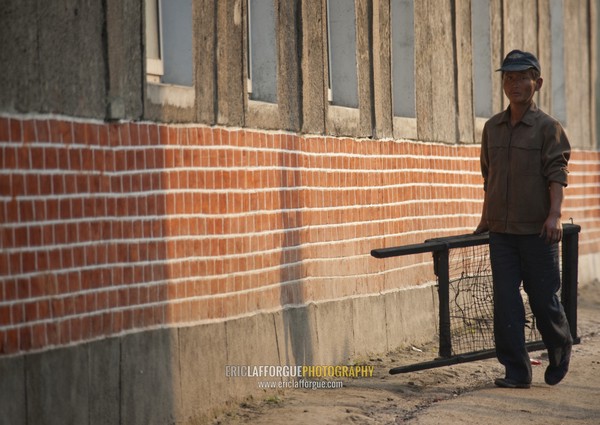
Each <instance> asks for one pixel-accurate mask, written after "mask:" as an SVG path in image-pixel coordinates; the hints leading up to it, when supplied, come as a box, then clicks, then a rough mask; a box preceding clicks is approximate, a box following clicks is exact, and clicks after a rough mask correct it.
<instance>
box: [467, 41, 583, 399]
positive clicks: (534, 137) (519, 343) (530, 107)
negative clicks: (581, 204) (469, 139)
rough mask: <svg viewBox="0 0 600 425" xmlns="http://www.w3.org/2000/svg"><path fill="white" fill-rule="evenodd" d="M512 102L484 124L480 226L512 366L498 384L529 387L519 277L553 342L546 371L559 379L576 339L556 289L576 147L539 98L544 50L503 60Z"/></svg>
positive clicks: (497, 327) (500, 346)
mask: <svg viewBox="0 0 600 425" xmlns="http://www.w3.org/2000/svg"><path fill="white" fill-rule="evenodd" d="M498 71H502V84H503V89H504V93H505V95H506V97H507V98H508V100H509V106H508V108H507V109H506V110H505V111H503V112H501V113H499V114H497V115H495V116H493V117H492V118H491V119H490V120H489V121H488V122H487V123H486V124H485V127H484V130H483V136H482V143H481V172H482V175H483V179H484V190H485V198H484V204H483V211H482V215H481V222H480V223H479V225H478V226H477V229H476V230H475V233H482V232H486V231H489V232H490V259H491V265H492V276H493V280H494V339H495V343H496V355H497V357H498V360H499V361H500V363H501V364H502V365H504V367H505V371H506V373H505V376H504V378H498V379H496V381H495V384H496V385H497V386H500V387H505V388H529V387H530V385H531V379H532V376H531V362H530V359H529V354H528V352H527V350H526V348H525V331H524V326H525V311H524V307H523V299H522V297H521V294H520V290H519V288H520V285H521V282H522V283H523V288H524V290H525V292H526V293H527V295H528V298H529V303H530V306H531V310H532V312H533V314H534V315H535V318H536V323H537V328H538V330H539V331H540V334H541V335H542V339H543V341H544V344H545V345H546V348H547V349H548V360H549V366H548V367H547V369H546V372H545V374H544V379H545V381H546V383H547V384H549V385H556V384H558V383H559V382H560V381H561V380H562V379H563V378H564V377H565V375H566V374H567V371H568V369H569V361H570V357H571V346H572V344H573V339H572V337H571V334H570V331H569V325H568V323H567V318H566V316H565V313H564V310H563V307H562V305H561V303H560V301H559V299H558V296H557V295H556V293H557V291H558V290H559V287H560V271H559V263H558V242H560V240H561V238H562V225H561V222H560V218H561V208H562V201H563V188H564V187H565V186H566V185H567V172H568V171H567V163H568V160H569V156H570V152H571V148H570V145H569V141H568V139H567V136H566V134H565V132H564V130H563V128H562V126H561V125H560V124H559V123H558V121H556V120H555V119H554V118H552V117H551V116H549V115H547V114H545V113H544V112H542V111H541V110H540V109H538V107H537V106H536V104H535V102H534V101H533V97H534V95H535V93H536V92H537V91H538V90H540V88H541V87H542V83H543V80H542V78H541V77H540V75H541V68H540V64H539V62H538V60H537V58H536V57H535V56H534V55H533V54H531V53H528V52H522V51H520V50H513V51H512V52H510V53H509V54H508V55H507V56H506V58H505V59H504V61H503V62H502V67H501V68H500V69H498Z"/></svg>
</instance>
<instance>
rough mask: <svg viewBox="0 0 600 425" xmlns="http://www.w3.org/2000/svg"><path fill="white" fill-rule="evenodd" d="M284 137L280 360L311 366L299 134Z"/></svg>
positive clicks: (311, 352)
mask: <svg viewBox="0 0 600 425" xmlns="http://www.w3.org/2000/svg"><path fill="white" fill-rule="evenodd" d="M282 137H286V138H287V144H283V146H282V148H283V149H282V150H281V151H280V152H279V156H278V166H279V168H280V170H281V189H280V194H279V202H280V210H281V217H282V225H283V240H282V244H281V256H280V270H281V272H280V282H281V283H280V285H281V292H280V294H281V295H280V304H281V307H282V309H283V311H282V315H283V326H284V329H283V331H284V334H283V336H284V341H283V345H284V347H285V352H284V354H283V355H284V356H285V357H284V358H280V362H281V363H282V364H286V365H310V364H312V363H313V341H312V337H311V333H310V329H311V322H312V320H311V317H310V315H309V311H310V310H309V309H308V308H307V306H306V305H305V301H306V300H305V297H304V282H303V277H304V267H303V264H302V240H301V239H302V238H301V232H302V225H303V223H302V211H301V210H300V208H301V201H302V199H301V192H300V189H299V187H300V186H301V179H302V176H301V172H300V170H299V169H298V137H296V136H290V135H288V136H282ZM290 348H291V353H290ZM280 356H281V354H280Z"/></svg>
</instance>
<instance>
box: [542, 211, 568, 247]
mask: <svg viewBox="0 0 600 425" xmlns="http://www.w3.org/2000/svg"><path fill="white" fill-rule="evenodd" d="M562 234H563V229H562V224H561V222H560V215H556V214H550V215H549V216H548V218H547V219H546V221H545V222H544V227H542V232H541V233H540V237H541V238H544V239H545V240H546V243H547V244H552V243H558V242H560V241H561V240H562Z"/></svg>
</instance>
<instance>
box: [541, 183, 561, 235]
mask: <svg viewBox="0 0 600 425" xmlns="http://www.w3.org/2000/svg"><path fill="white" fill-rule="evenodd" d="M549 189H550V214H548V218H546V221H545V222H544V226H543V227H542V232H541V233H540V237H541V238H545V240H546V243H547V244H551V243H558V242H560V241H561V240H562V233H563V232H562V224H561V223H560V217H561V213H560V211H561V207H562V202H563V196H564V195H563V186H562V184H560V183H557V182H551V183H550V188H549Z"/></svg>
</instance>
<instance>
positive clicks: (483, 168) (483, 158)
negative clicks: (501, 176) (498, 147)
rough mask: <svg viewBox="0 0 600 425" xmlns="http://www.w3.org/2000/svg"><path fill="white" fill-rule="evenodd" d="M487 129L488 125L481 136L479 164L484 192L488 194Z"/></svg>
mask: <svg viewBox="0 0 600 425" xmlns="http://www.w3.org/2000/svg"><path fill="white" fill-rule="evenodd" d="M487 127H488V124H487V123H486V124H485V125H484V127H483V132H482V134H481V153H480V156H479V162H480V165H481V175H482V177H483V190H484V191H486V192H487V182H488V170H489V157H488V149H487V145H488V143H487Z"/></svg>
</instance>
